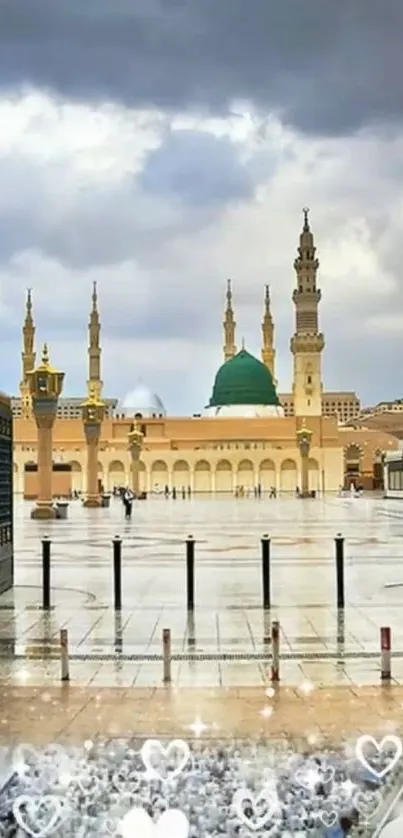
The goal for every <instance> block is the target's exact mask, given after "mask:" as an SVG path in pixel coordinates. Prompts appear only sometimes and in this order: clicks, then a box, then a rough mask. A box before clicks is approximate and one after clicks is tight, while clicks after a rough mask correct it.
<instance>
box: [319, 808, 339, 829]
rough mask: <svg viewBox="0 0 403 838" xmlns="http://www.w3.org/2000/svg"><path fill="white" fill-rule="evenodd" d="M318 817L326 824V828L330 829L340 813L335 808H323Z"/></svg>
mask: <svg viewBox="0 0 403 838" xmlns="http://www.w3.org/2000/svg"><path fill="white" fill-rule="evenodd" d="M318 818H319V820H321V821H322V823H323V826H325V827H326V829H330V827H332V826H334V825H335V823H337V821H338V819H339V815H338V812H336V810H335V809H321V811H320V812H318Z"/></svg>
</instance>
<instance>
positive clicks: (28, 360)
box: [20, 288, 36, 419]
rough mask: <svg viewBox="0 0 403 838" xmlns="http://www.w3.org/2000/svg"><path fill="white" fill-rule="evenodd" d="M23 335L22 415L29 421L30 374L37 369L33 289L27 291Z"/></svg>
mask: <svg viewBox="0 0 403 838" xmlns="http://www.w3.org/2000/svg"><path fill="white" fill-rule="evenodd" d="M22 335H23V350H22V354H21V358H22V378H21V383H20V394H21V415H22V417H23V418H24V419H29V418H30V416H31V415H32V401H31V393H30V388H29V375H28V374H29V373H30V372H32V370H33V369H34V368H35V360H36V353H35V324H34V318H33V315H32V291H31V288H28V290H27V297H26V303H25V320H24V326H23V329H22Z"/></svg>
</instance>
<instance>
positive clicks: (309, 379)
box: [307, 375, 312, 384]
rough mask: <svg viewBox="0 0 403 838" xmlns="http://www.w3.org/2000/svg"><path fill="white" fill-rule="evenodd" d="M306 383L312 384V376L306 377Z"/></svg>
mask: <svg viewBox="0 0 403 838" xmlns="http://www.w3.org/2000/svg"><path fill="white" fill-rule="evenodd" d="M307 382H308V384H312V376H311V375H308V377H307Z"/></svg>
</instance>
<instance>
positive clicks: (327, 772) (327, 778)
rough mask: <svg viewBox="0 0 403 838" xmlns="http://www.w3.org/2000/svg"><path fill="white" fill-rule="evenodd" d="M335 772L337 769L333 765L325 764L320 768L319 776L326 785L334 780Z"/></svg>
mask: <svg viewBox="0 0 403 838" xmlns="http://www.w3.org/2000/svg"><path fill="white" fill-rule="evenodd" d="M335 773H336V769H335V768H333V766H332V765H323V766H321V767H320V768H319V776H320V779H321V782H322V783H323V784H324V785H326V784H327V783H332V782H333V780H334V775H335Z"/></svg>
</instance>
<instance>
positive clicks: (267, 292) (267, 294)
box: [264, 285, 270, 313]
mask: <svg viewBox="0 0 403 838" xmlns="http://www.w3.org/2000/svg"><path fill="white" fill-rule="evenodd" d="M264 287H265V295H264V302H265V307H266V312H267V313H268V312H269V311H270V285H265V286H264Z"/></svg>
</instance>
